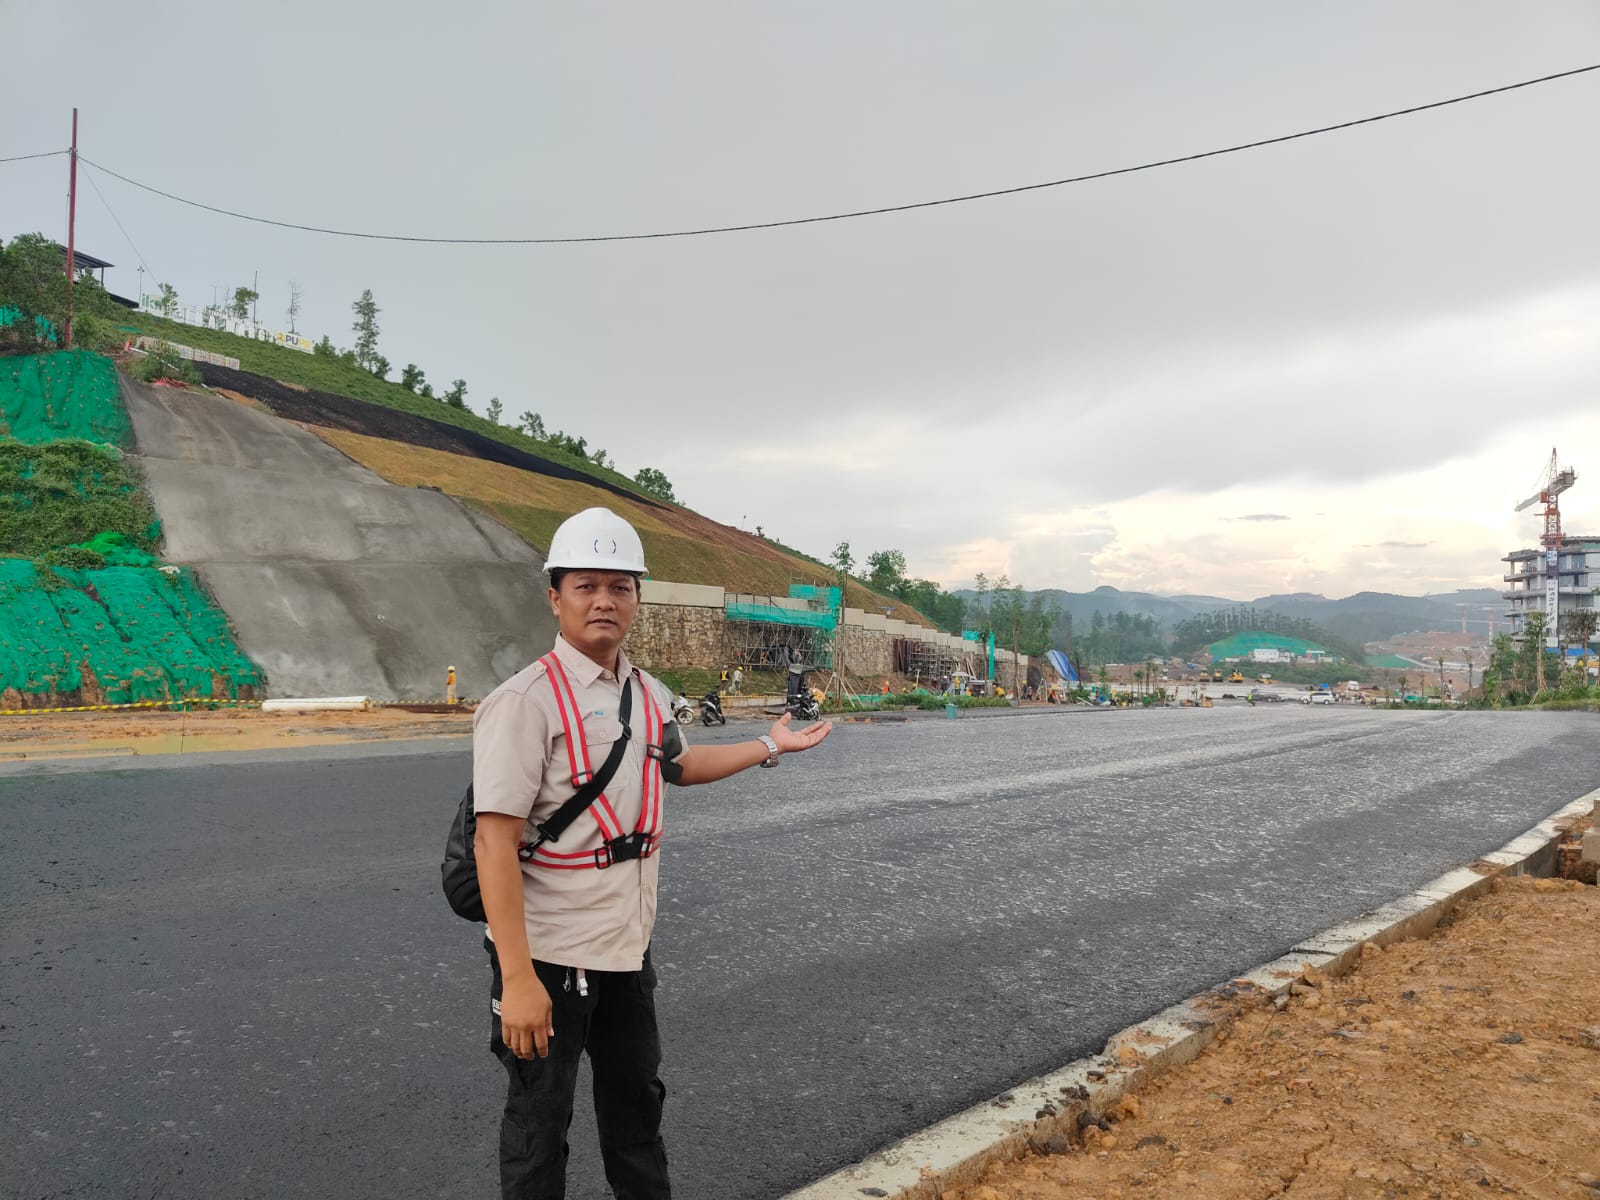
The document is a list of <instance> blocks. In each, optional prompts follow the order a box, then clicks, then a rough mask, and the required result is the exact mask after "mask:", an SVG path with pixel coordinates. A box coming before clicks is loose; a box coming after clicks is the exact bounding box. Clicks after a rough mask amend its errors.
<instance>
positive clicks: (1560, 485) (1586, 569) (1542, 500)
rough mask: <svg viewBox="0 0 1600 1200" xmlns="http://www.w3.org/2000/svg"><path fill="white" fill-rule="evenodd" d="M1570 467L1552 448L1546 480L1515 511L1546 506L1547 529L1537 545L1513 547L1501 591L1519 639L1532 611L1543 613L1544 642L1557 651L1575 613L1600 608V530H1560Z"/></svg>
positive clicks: (1574, 477)
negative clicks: (1517, 548) (1593, 533)
mask: <svg viewBox="0 0 1600 1200" xmlns="http://www.w3.org/2000/svg"><path fill="white" fill-rule="evenodd" d="M1577 479H1578V474H1577V472H1576V471H1574V470H1573V469H1572V468H1571V467H1566V468H1563V467H1562V466H1561V464H1560V462H1559V460H1558V459H1557V457H1556V452H1555V451H1554V450H1552V451H1551V452H1550V463H1549V466H1548V467H1547V468H1546V469H1545V475H1544V481H1543V483H1542V484H1541V485H1540V488H1539V490H1538V491H1537V492H1535V493H1534V494H1533V495H1531V496H1529V497H1528V498H1527V499H1526V500H1524V501H1523V502H1522V503H1521V504H1519V505H1517V511H1518V512H1522V511H1523V510H1524V509H1528V508H1531V507H1533V506H1534V505H1536V504H1542V505H1543V506H1544V509H1543V514H1542V515H1543V518H1544V532H1543V534H1542V535H1541V537H1540V539H1539V540H1540V545H1539V547H1538V548H1537V549H1526V550H1513V551H1512V552H1511V553H1510V554H1507V555H1506V556H1505V557H1504V558H1503V559H1502V560H1501V561H1502V562H1504V563H1506V564H1507V573H1506V574H1505V576H1504V577H1503V578H1504V580H1505V583H1506V590H1505V591H1503V592H1501V593H1500V594H1501V596H1503V597H1504V598H1505V600H1506V602H1507V604H1508V605H1509V606H1510V608H1509V610H1508V611H1507V613H1506V616H1507V617H1509V618H1510V621H1511V633H1512V636H1513V637H1521V636H1522V633H1523V630H1524V629H1525V628H1526V624H1527V619H1528V617H1529V615H1530V614H1532V613H1536V612H1538V613H1543V614H1544V629H1545V644H1546V645H1547V646H1549V647H1550V648H1552V649H1554V648H1556V647H1558V646H1559V645H1561V644H1562V642H1563V641H1565V640H1567V639H1569V638H1570V636H1571V630H1572V614H1574V613H1577V612H1579V611H1581V610H1584V609H1590V610H1592V609H1595V608H1596V607H1597V606H1600V596H1597V595H1596V592H1597V590H1600V534H1597V535H1594V536H1589V535H1584V534H1571V533H1566V532H1564V531H1563V530H1562V528H1561V506H1560V497H1561V495H1562V493H1564V492H1566V491H1567V490H1568V489H1569V488H1571V487H1572V485H1573V484H1574V483H1576V482H1577Z"/></svg>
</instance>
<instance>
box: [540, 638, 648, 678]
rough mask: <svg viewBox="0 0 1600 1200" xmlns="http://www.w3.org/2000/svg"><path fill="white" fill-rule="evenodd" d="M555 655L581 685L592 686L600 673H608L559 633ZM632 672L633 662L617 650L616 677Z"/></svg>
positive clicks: (626, 675)
mask: <svg viewBox="0 0 1600 1200" xmlns="http://www.w3.org/2000/svg"><path fill="white" fill-rule="evenodd" d="M555 649H556V657H557V658H559V659H560V660H561V665H562V666H563V667H565V668H566V671H567V674H568V675H570V676H572V678H573V679H575V680H576V681H577V682H578V683H579V684H581V685H582V686H583V687H592V686H594V682H595V680H597V679H599V678H600V677H601V676H602V675H607V674H610V672H608V671H607V670H606V669H605V668H604V667H602V666H601V665H600V664H599V663H597V662H595V661H594V659H592V658H590V657H589V656H588V655H587V654H585V653H584V652H583V651H582V650H579V649H578V648H577V647H576V646H574V645H573V644H572V643H571V642H569V641H567V639H566V638H564V637H562V636H561V634H559V633H558V634H556V647H555ZM631 674H633V664H632V663H631V662H629V661H628V655H627V653H626V652H625V651H623V650H620V649H619V650H618V651H617V677H618V678H619V679H626V678H627V677H628V676H629V675H631Z"/></svg>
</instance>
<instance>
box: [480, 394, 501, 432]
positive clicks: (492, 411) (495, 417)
mask: <svg viewBox="0 0 1600 1200" xmlns="http://www.w3.org/2000/svg"><path fill="white" fill-rule="evenodd" d="M504 411H505V405H503V404H501V403H500V397H499V396H490V397H489V404H488V407H487V408H485V409H484V410H483V415H484V416H486V417H488V418H489V420H491V421H493V422H494V423H495V424H496V425H498V424H500V414H501V413H503V412H504Z"/></svg>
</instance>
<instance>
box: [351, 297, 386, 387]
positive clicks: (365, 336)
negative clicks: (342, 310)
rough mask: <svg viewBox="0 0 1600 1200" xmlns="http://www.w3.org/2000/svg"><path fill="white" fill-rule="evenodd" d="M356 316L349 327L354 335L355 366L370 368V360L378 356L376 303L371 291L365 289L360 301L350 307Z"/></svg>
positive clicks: (379, 310)
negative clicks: (353, 331) (353, 322)
mask: <svg viewBox="0 0 1600 1200" xmlns="http://www.w3.org/2000/svg"><path fill="white" fill-rule="evenodd" d="M350 310H351V311H352V312H354V313H355V314H356V320H355V324H354V325H352V326H351V328H352V329H354V330H355V334H356V349H355V355H356V364H357V365H358V366H362V367H366V368H369V369H370V368H371V366H372V360H373V359H375V358H376V357H377V355H378V313H379V312H381V311H382V310H381V309H379V308H378V302H377V301H376V300H374V299H373V298H372V289H371V288H367V289H366V290H365V291H363V292H362V293H361V299H359V300H357V301H356V302H355V303H354V304H352V305H351V306H350Z"/></svg>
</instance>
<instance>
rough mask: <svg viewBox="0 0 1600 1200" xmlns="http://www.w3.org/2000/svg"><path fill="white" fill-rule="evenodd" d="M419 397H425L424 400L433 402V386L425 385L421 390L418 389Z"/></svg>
mask: <svg viewBox="0 0 1600 1200" xmlns="http://www.w3.org/2000/svg"><path fill="white" fill-rule="evenodd" d="M417 395H419V396H421V397H423V398H424V399H427V400H432V399H433V384H431V383H424V384H423V385H422V386H421V387H420V388H418V389H417Z"/></svg>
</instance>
